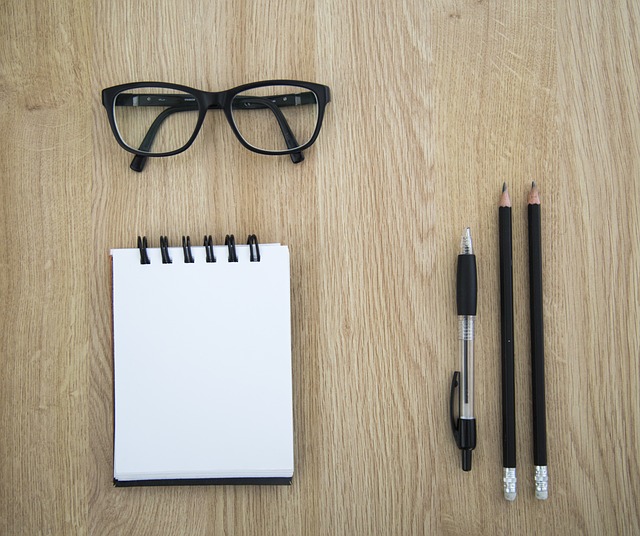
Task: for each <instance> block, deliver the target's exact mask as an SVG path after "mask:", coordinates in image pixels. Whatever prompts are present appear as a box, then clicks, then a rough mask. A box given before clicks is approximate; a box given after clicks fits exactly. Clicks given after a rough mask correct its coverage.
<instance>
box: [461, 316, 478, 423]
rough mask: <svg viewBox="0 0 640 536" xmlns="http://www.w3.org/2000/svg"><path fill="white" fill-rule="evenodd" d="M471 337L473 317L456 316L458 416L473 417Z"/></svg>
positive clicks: (463, 417) (472, 337) (462, 417)
mask: <svg viewBox="0 0 640 536" xmlns="http://www.w3.org/2000/svg"><path fill="white" fill-rule="evenodd" d="M473 339H474V317H473V316H459V317H458V340H459V341H460V418H461V419H473V418H474V415H473Z"/></svg>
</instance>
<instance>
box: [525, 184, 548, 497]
mask: <svg viewBox="0 0 640 536" xmlns="http://www.w3.org/2000/svg"><path fill="white" fill-rule="evenodd" d="M528 216H529V291H530V308H531V383H532V389H533V463H534V465H535V487H536V498H538V499H546V498H547V497H548V473H547V418H546V409H545V388H544V333H543V325H542V324H543V322H542V318H543V317H542V238H541V225H540V194H539V192H538V188H537V186H536V183H535V182H534V183H532V185H531V192H530V193H529V207H528Z"/></svg>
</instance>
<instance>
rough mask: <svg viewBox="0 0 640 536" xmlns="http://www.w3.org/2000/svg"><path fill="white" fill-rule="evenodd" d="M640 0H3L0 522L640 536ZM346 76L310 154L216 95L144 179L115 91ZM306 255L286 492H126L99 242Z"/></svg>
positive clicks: (30, 526) (295, 308)
mask: <svg viewBox="0 0 640 536" xmlns="http://www.w3.org/2000/svg"><path fill="white" fill-rule="evenodd" d="M639 22H640V7H638V4H637V3H636V2H632V1H623V0H616V1H614V2H608V3H602V2H597V1H595V0H593V1H591V0H589V1H585V0H583V1H578V0H569V1H564V2H561V1H557V0H556V1H554V0H544V1H541V2H534V3H523V2H509V1H506V0H477V1H472V0H439V1H435V2H430V3H425V2H416V1H413V0H410V1H407V2H402V3H395V4H394V3H388V5H386V4H382V3H368V2H363V1H358V0H348V1H347V2H337V1H334V0H318V1H312V0H301V1H299V2H288V3H287V2H283V1H281V0H271V1H269V2H256V3H254V2H244V1H242V2H232V1H231V0H219V1H216V2H206V1H204V0H189V1H186V2H183V3H180V5H179V6H178V4H176V3H175V2H172V1H169V0H159V1H154V2H151V1H150V0H142V1H140V2H125V1H124V0H112V1H110V2H107V1H105V0H95V1H94V2H92V3H88V2H82V1H80V0H65V1H61V2H55V3H48V4H47V3H42V2H35V1H34V0H29V1H27V2H16V1H12V0H9V1H7V2H3V3H2V4H1V5H0V28H1V30H2V31H1V33H0V36H1V43H2V47H0V58H1V61H0V73H1V76H0V97H1V98H0V110H1V112H0V129H1V131H2V133H3V138H2V139H3V144H2V148H1V149H0V177H1V179H0V180H1V181H2V196H1V197H0V232H1V233H2V236H3V240H1V241H0V266H1V268H2V269H1V270H0V289H1V296H2V300H1V301H0V348H1V352H2V358H3V359H2V374H1V375H0V422H1V424H2V437H3V439H2V441H0V459H1V460H2V464H1V465H0V482H1V483H0V490H1V494H0V499H1V500H0V533H2V534H185V533H188V534H195V535H197V534H349V535H351V534H389V535H391V534H394V535H395V534H434V533H435V534H469V533H489V534H514V533H518V532H522V531H531V530H533V529H534V528H535V530H536V532H541V533H542V532H544V533H557V534H565V533H588V534H634V533H635V534H637V533H638V532H640V516H639V515H638V504H640V478H639V476H638V475H640V466H639V465H640V445H639V436H638V431H637V430H638V427H639V426H640V381H639V380H640V368H639V365H638V363H639V361H640V344H639V342H638V341H639V340H640V323H639V317H638V312H639V310H640V288H639V284H638V274H639V273H640V246H639V245H638V236H640V214H639V208H638V207H639V206H640V183H639V181H638V177H639V176H640V111H639V109H638V102H640V98H639V97H640V95H639V94H640V91H639V90H638V87H640V60H639V59H638V53H637V52H638V50H639V49H640V36H639V34H638V31H637V25H638V23H639ZM268 78H294V79H296V78H297V79H302V80H311V81H317V82H320V83H325V84H327V85H329V86H330V87H331V89H332V95H333V101H332V102H331V104H330V105H329V108H328V111H327V116H326V118H325V124H324V126H323V131H322V133H321V135H320V138H319V140H318V142H317V143H316V145H315V146H314V147H313V148H312V149H310V150H309V151H307V153H306V160H305V162H304V163H302V164H301V165H298V166H294V165H292V164H291V162H290V161H289V160H288V159H287V158H271V157H263V156H260V155H254V154H253V153H250V152H248V151H247V150H246V149H244V148H243V147H242V146H241V145H240V144H239V143H238V142H237V140H236V139H235V137H234V136H233V134H232V133H231V131H230V129H229V127H228V125H227V123H226V121H225V120H224V119H223V118H222V117H221V116H217V115H216V114H215V113H211V114H210V116H209V117H207V120H206V121H205V124H204V126H203V129H202V131H201V133H200V137H199V139H198V140H197V141H196V143H195V144H194V145H193V147H192V148H190V149H189V151H188V152H186V153H184V154H182V155H179V156H176V157H172V158H166V159H160V160H153V161H151V162H150V163H149V165H148V166H147V168H146V170H145V171H144V173H142V174H136V173H133V172H132V171H130V170H129V168H128V165H129V161H130V158H129V155H128V154H126V153H125V152H124V151H122V149H120V148H119V147H118V146H117V144H116V142H115V140H113V137H112V135H111V132H110V130H109V128H108V124H107V119H106V114H105V113H104V110H103V109H102V106H101V103H100V90H101V89H102V88H103V87H107V86H110V85H114V84H118V83H123V82H128V81H135V80H145V79H146V80H154V79H157V80H166V81H172V82H176V83H183V84H186V85H191V86H194V87H199V88H202V89H210V90H217V89H225V88H229V87H233V86H235V85H237V84H240V83H243V82H248V81H255V80H261V79H268ZM532 179H535V180H536V181H537V183H538V184H539V186H540V190H541V195H542V203H543V206H542V210H543V239H544V244H543V254H544V258H543V263H544V265H543V270H544V272H543V277H544V284H545V296H544V299H545V335H546V356H547V390H548V405H547V413H548V414H547V420H548V436H549V468H550V478H551V484H550V499H549V501H547V502H546V503H541V502H537V501H536V500H535V499H534V497H533V468H532V452H531V447H530V444H531V429H530V428H531V426H530V422H531V416H530V413H531V408H530V406H531V393H530V379H531V375H530V366H529V333H528V325H529V324H528V322H529V318H528V314H529V312H528V275H527V249H526V232H527V228H526V206H525V205H526V195H527V193H528V190H529V186H530V182H531V180H532ZM503 181H507V182H508V184H509V189H510V192H511V196H512V201H513V206H514V208H513V218H514V219H513V235H514V240H515V242H514V281H515V289H514V297H515V314H516V332H515V347H516V388H517V397H518V403H517V432H518V439H517V440H518V467H519V494H518V499H517V500H516V502H515V504H508V503H506V502H505V501H504V500H503V499H502V488H501V453H500V444H501V443H500V430H501V423H500V389H499V381H500V357H499V356H500V353H499V333H498V329H499V325H500V323H499V295H498V289H499V282H498V243H497V201H498V197H499V194H500V188H501V185H502V183H503ZM467 225H468V226H471V228H472V231H473V233H474V240H475V247H476V250H477V255H478V269H479V282H480V286H479V315H478V338H477V341H476V351H477V356H478V357H477V366H476V386H477V402H476V411H477V418H478V427H479V434H480V435H479V442H478V447H477V449H476V453H475V455H474V469H473V471H472V473H470V474H463V473H462V472H461V471H460V469H459V458H458V452H457V449H456V448H455V447H454V443H453V440H452V438H451V433H450V430H449V424H448V413H447V404H448V394H449V393H448V389H449V382H450V377H451V373H452V372H453V370H454V368H455V367H456V366H457V341H456V318H455V306H454V304H455V296H454V281H455V274H454V268H455V256H456V253H457V248H458V241H459V236H460V233H461V231H462V228H463V227H464V226H467ZM227 232H234V233H235V234H236V235H239V236H242V235H246V234H248V233H249V232H255V233H257V234H258V237H259V238H260V240H261V241H280V242H282V243H285V244H288V245H289V246H290V248H291V253H292V267H291V268H292V315H293V321H292V336H293V356H294V369H293V370H294V406H295V415H294V418H295V421H294V422H295V456H296V475H295V478H294V484H293V486H291V487H290V488H277V489H271V488H257V487H237V488H230V487H226V488H215V487H202V488H166V489H164V488H154V489H115V488H113V486H112V484H111V478H112V446H113V445H112V427H113V415H112V402H113V400H112V343H111V303H110V300H111V290H110V272H109V257H108V251H109V249H110V248H112V247H126V246H132V245H133V244H134V238H135V236H136V235H137V234H146V235H147V236H149V237H152V243H153V244H154V245H157V240H158V237H159V236H160V235H161V234H168V235H169V236H170V238H172V239H173V240H174V241H176V240H177V239H178V238H179V237H180V235H182V234H190V235H191V236H192V237H197V236H201V235H204V234H205V233H207V234H208V233H211V234H213V235H214V237H216V239H217V241H218V242H219V241H220V240H222V238H223V237H224V234H226V233H227Z"/></svg>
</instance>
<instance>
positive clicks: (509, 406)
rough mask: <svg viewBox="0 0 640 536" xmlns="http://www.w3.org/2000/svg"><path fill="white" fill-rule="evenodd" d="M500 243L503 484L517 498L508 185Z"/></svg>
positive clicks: (502, 200) (507, 494) (511, 497)
mask: <svg viewBox="0 0 640 536" xmlns="http://www.w3.org/2000/svg"><path fill="white" fill-rule="evenodd" d="M498 228H499V242H500V321H501V329H500V332H501V333H500V335H501V341H502V344H501V349H502V354H501V357H502V359H501V362H502V471H503V473H502V482H503V488H504V498H505V499H507V500H508V501H513V500H515V498H516V491H517V486H516V482H517V480H516V409H515V403H516V400H515V373H514V362H513V268H512V238H511V199H510V198H509V191H508V190H507V185H506V183H505V184H504V185H503V186H502V195H501V196H500V204H499V208H498Z"/></svg>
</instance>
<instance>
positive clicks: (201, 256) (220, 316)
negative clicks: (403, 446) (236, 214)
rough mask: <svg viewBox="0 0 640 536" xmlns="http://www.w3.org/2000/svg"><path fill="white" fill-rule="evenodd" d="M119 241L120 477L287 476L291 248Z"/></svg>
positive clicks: (115, 254)
mask: <svg viewBox="0 0 640 536" xmlns="http://www.w3.org/2000/svg"><path fill="white" fill-rule="evenodd" d="M236 249H237V254H238V262H237V263H230V262H228V261H227V258H228V249H227V248H226V247H224V246H216V247H215V248H214V250H215V255H216V260H217V262H215V263H207V262H206V261H205V249H204V247H194V248H192V252H193V257H194V261H195V262H194V263H192V264H185V263H184V260H183V253H182V248H169V254H170V256H171V258H172V261H173V263H172V264H162V260H161V254H160V250H159V249H148V250H147V252H148V255H149V259H150V261H151V264H149V265H143V264H140V253H139V250H138V249H115V250H112V251H111V255H112V259H113V331H114V341H113V343H114V382H115V390H114V391H115V392H114V394H115V437H114V479H116V480H117V481H137V480H155V479H185V478H187V479H198V478H204V479H215V478H260V477H265V478H268V477H291V476H292V475H293V411H292V386H291V320H290V280H289V250H288V248H287V247H286V246H280V245H275V244H269V245H261V246H260V254H261V260H260V262H250V261H249V248H248V246H236Z"/></svg>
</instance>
